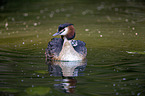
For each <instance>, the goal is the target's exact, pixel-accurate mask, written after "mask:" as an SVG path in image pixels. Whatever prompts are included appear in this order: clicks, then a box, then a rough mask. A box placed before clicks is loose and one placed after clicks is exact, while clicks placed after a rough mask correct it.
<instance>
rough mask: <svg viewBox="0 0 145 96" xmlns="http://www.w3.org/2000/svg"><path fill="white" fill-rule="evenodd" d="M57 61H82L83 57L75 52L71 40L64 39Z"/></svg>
mask: <svg viewBox="0 0 145 96" xmlns="http://www.w3.org/2000/svg"><path fill="white" fill-rule="evenodd" d="M59 59H60V60H63V61H77V60H82V59H83V57H82V55H81V54H79V53H78V52H76V51H75V49H74V48H73V46H72V44H71V40H68V39H67V38H66V37H64V42H63V46H62V50H61V52H60V54H59Z"/></svg>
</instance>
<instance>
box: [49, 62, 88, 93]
mask: <svg viewBox="0 0 145 96" xmlns="http://www.w3.org/2000/svg"><path fill="white" fill-rule="evenodd" d="M47 64H48V71H49V73H50V76H61V77H62V79H61V80H57V81H60V82H61V83H60V84H55V85H54V86H55V88H59V89H62V90H63V91H64V92H66V93H74V90H75V87H76V83H77V80H76V78H75V77H76V76H83V73H82V72H83V71H84V70H85V68H86V65H87V61H78V62H61V61H51V60H49V61H47Z"/></svg>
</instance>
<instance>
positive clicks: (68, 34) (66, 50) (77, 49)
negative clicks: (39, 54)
mask: <svg viewBox="0 0 145 96" xmlns="http://www.w3.org/2000/svg"><path fill="white" fill-rule="evenodd" d="M55 35H61V36H62V38H53V39H52V40H51V41H50V42H49V43H48V47H47V49H46V55H47V57H48V58H49V59H53V60H61V61H79V60H84V59H85V58H86V55H87V49H86V47H85V45H86V44H85V43H84V42H83V41H80V40H72V39H73V38H74V37H75V31H74V27H73V25H72V24H69V23H65V24H61V25H60V26H59V28H58V32H57V33H55V34H54V35H53V36H55Z"/></svg>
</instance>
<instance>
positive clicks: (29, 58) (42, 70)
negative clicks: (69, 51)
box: [0, 0, 145, 96]
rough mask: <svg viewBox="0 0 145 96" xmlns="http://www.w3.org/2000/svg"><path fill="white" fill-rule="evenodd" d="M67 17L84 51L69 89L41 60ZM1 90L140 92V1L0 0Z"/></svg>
mask: <svg viewBox="0 0 145 96" xmlns="http://www.w3.org/2000/svg"><path fill="white" fill-rule="evenodd" d="M66 22H69V23H72V24H74V27H75V29H76V37H75V39H76V40H81V41H84V42H85V43H86V47H87V50H88V51H87V52H88V54H87V65H86V66H83V67H81V68H79V69H75V70H81V72H80V73H81V75H76V76H75V77H73V78H71V79H70V80H72V81H73V82H75V83H72V84H74V86H75V88H70V89H72V90H73V91H72V90H71V91H70V92H66V91H64V90H63V88H60V87H59V85H60V84H62V82H63V80H64V79H65V78H64V77H62V76H57V75H55V76H54V74H53V72H52V71H50V66H51V64H50V63H49V64H48V62H46V60H45V48H47V44H48V42H49V41H50V40H51V39H52V38H53V37H52V34H54V33H55V32H57V28H58V25H59V24H63V23H66ZM56 37H57V38H59V36H56ZM52 67H53V68H56V67H57V66H52ZM57 68H58V67H57ZM54 73H55V72H54ZM52 74H53V75H52ZM78 74H79V73H78ZM76 81H77V82H76ZM0 95H1V96H61V95H62V96H68V95H72V96H116V95H117V96H145V2H144V0H1V1H0Z"/></svg>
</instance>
